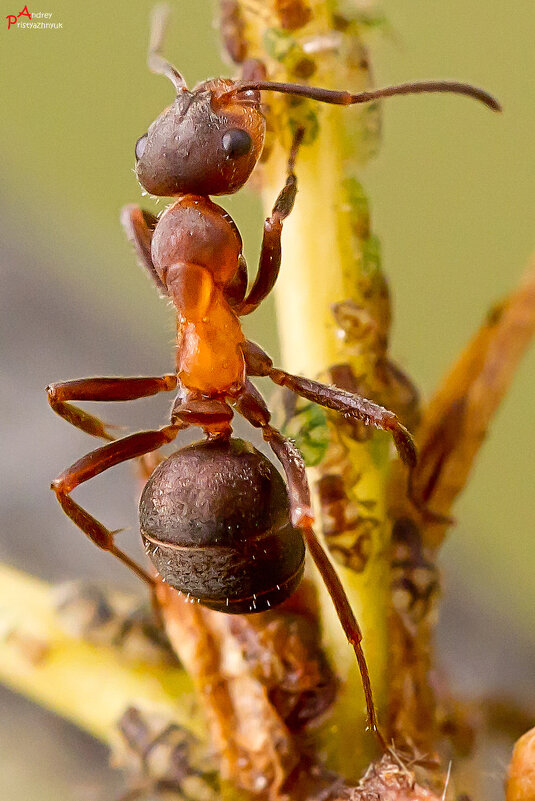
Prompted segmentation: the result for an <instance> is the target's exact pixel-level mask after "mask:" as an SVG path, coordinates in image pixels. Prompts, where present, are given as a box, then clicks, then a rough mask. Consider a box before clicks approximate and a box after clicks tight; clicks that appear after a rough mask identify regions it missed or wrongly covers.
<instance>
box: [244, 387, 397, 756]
mask: <svg viewBox="0 0 535 801" xmlns="http://www.w3.org/2000/svg"><path fill="white" fill-rule="evenodd" d="M236 408H237V409H238V411H239V412H240V413H241V414H242V415H243V416H244V417H245V418H246V419H247V420H249V422H250V423H251V424H252V425H253V426H255V427H256V428H260V429H261V431H262V436H263V437H264V440H265V441H266V442H267V443H268V445H269V446H270V448H271V449H272V451H273V452H274V454H275V456H276V457H277V458H278V460H279V461H280V463H281V464H282V467H283V470H284V473H285V475H286V480H287V482H288V495H289V500H290V519H291V521H292V524H293V525H294V526H295V527H296V528H299V529H300V531H301V533H302V535H303V538H304V540H305V543H306V545H307V548H308V550H309V552H310V555H311V556H312V559H313V560H314V563H315V565H316V567H317V569H318V571H319V573H320V575H321V577H322V579H323V582H324V584H325V586H326V587H327V590H328V592H329V595H330V596H331V600H332V602H333V605H334V608H335V610H336V614H337V615H338V619H339V621H340V624H341V626H342V629H343V630H344V634H345V635H346V637H347V640H348V642H349V643H350V645H351V646H352V647H353V650H354V652H355V656H356V658H357V663H358V666H359V671H360V675H361V679H362V686H363V689H364V697H365V700H366V710H367V718H368V726H369V728H370V729H371V731H373V733H374V734H375V736H376V737H377V740H378V742H379V744H380V746H381V748H382V749H383V750H384V749H385V748H386V742H385V739H384V737H383V735H382V733H381V731H380V729H379V724H378V720H377V712H376V709H375V703H374V700H373V693H372V687H371V682H370V674H369V672H368V666H367V663H366V657H365V656H364V651H363V650H362V645H361V641H362V632H361V630H360V626H359V624H358V623H357V619H356V618H355V615H354V613H353V610H352V609H351V604H350V603H349V599H348V597H347V595H346V592H345V590H344V587H343V585H342V582H341V581H340V578H339V576H338V573H337V572H336V570H335V569H334V567H333V565H332V562H331V560H330V559H329V556H328V555H327V553H326V551H325V550H324V548H323V547H322V545H321V543H320V541H319V539H318V537H317V536H316V534H315V532H314V530H313V528H312V524H313V522H314V517H313V511H312V503H311V499H310V488H309V485H308V480H307V477H306V469H305V463H304V461H303V457H302V455H301V453H300V452H299V450H298V449H297V448H296V447H295V445H294V444H293V443H292V442H291V441H290V440H289V439H287V438H286V437H283V436H282V434H281V433H280V432H279V431H277V429H275V428H273V427H272V426H271V425H270V424H269V421H270V417H271V415H270V413H269V410H268V408H267V406H266V404H265V402H264V399H263V398H262V396H261V395H260V393H259V392H258V391H257V390H256V389H255V387H254V386H253V385H252V384H251V383H250V382H249V381H248V382H247V384H246V387H245V390H244V392H243V393H242V394H241V395H240V397H239V398H238V399H237V402H236Z"/></svg>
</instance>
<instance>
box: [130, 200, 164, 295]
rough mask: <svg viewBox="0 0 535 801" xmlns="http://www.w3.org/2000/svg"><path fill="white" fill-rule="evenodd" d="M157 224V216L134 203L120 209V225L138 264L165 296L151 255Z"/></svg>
mask: <svg viewBox="0 0 535 801" xmlns="http://www.w3.org/2000/svg"><path fill="white" fill-rule="evenodd" d="M157 224H158V218H157V217H155V216H154V214H151V213H150V212H149V211H144V210H143V209H141V208H140V207H139V206H136V205H135V204H133V203H132V204H130V205H129V206H124V207H123V209H122V210H121V225H122V226H123V228H124V230H125V233H126V236H127V239H128V241H129V242H131V243H132V244H133V246H134V248H135V251H136V254H137V257H138V262H139V264H140V265H141V266H142V267H144V268H145V270H146V271H147V273H148V274H149V276H150V277H151V278H152V280H153V281H154V283H155V284H156V286H157V287H158V291H159V293H160V295H161V296H162V297H165V298H166V297H167V296H168V293H167V287H166V286H165V284H164V283H163V281H162V279H161V278H160V276H159V275H158V273H157V272H156V269H155V267H154V264H153V262H152V256H151V245H152V235H153V233H154V229H155V228H156V225H157Z"/></svg>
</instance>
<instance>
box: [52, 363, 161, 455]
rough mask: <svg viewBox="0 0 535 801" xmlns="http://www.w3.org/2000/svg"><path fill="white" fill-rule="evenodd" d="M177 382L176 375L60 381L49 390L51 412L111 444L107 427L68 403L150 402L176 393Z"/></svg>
mask: <svg viewBox="0 0 535 801" xmlns="http://www.w3.org/2000/svg"><path fill="white" fill-rule="evenodd" d="M176 385H177V378H176V375H174V374H173V373H169V374H168V375H163V376H153V377H147V378H75V379H74V380H73V381H59V382H57V383H56V384H49V386H48V387H47V388H46V391H47V395H48V402H49V404H50V406H51V407H52V409H53V410H54V411H55V412H56V414H59V416H60V417H63V419H64V420H66V421H67V422H68V423H70V424H71V425H73V426H75V427H76V428H79V429H81V430H82V431H85V432H86V434H91V435H92V436H93V437H101V439H107V440H109V441H110V442H111V441H112V440H114V439H115V437H114V436H112V435H111V434H110V433H109V431H108V430H107V429H106V425H105V423H103V422H102V420H100V419H99V418H98V417H95V416H94V415H92V414H89V413H88V412H85V411H84V410H83V409H79V408H78V407H77V406H73V405H72V403H69V401H73V400H74V401H129V400H137V399H138V398H148V397H149V396H150V395H157V394H158V392H169V391H170V390H172V389H176Z"/></svg>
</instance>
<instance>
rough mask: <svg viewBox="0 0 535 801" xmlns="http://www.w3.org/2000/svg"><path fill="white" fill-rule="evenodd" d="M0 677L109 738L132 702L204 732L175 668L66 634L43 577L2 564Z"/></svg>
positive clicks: (184, 680)
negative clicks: (135, 660) (129, 657)
mask: <svg viewBox="0 0 535 801" xmlns="http://www.w3.org/2000/svg"><path fill="white" fill-rule="evenodd" d="M0 681H1V682H2V683H4V684H5V685H7V686H8V687H10V688H11V689H13V690H15V691H16V692H19V693H22V694H23V695H25V696H27V697H29V698H32V699H33V700H34V701H36V702H37V703H39V704H41V705H42V706H45V707H48V708H49V709H51V710H53V711H54V712H56V713H57V714H59V715H62V716H63V717H65V718H67V719H69V720H71V721H72V722H73V723H75V724H76V725H77V726H80V727H81V728H82V729H85V730H86V731H87V732H89V733H90V734H92V735H93V736H95V737H97V738H98V739H100V740H102V741H103V742H105V743H108V744H110V742H111V741H112V739H113V735H114V729H115V726H116V724H117V722H118V720H119V719H120V717H121V715H122V714H123V713H124V712H125V710H126V709H127V708H128V707H129V706H132V705H133V706H139V707H140V708H141V709H146V710H153V711H161V712H162V713H163V714H164V715H165V716H166V717H168V718H169V719H170V720H173V721H174V722H176V723H177V724H179V725H184V726H186V727H187V728H188V729H190V730H192V731H194V732H195V733H196V734H198V735H199V736H203V728H202V725H201V724H200V721H199V720H196V718H195V716H194V715H192V712H191V694H192V692H193V687H192V682H191V679H190V678H189V676H188V675H187V673H186V672H185V671H184V670H182V669H181V668H180V667H177V666H163V665H149V664H147V663H145V662H140V663H137V664H136V663H133V662H128V661H127V660H125V658H124V655H123V654H121V653H120V652H118V651H117V650H116V649H114V648H112V647H105V646H98V647H97V646H94V645H90V644H89V643H87V642H84V641H82V640H78V639H75V638H74V637H71V636H69V635H68V634H66V633H65V632H64V631H63V630H62V628H61V626H60V624H59V621H58V619H57V615H56V613H55V610H54V602H53V593H52V588H51V587H50V586H49V585H48V584H47V583H46V582H44V581H40V580H39V579H36V578H33V577H31V576H28V575H25V574H24V573H20V572H19V571H17V570H14V569H13V568H10V567H7V566H5V565H0Z"/></svg>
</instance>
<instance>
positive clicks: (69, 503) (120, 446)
mask: <svg viewBox="0 0 535 801" xmlns="http://www.w3.org/2000/svg"><path fill="white" fill-rule="evenodd" d="M186 427H187V426H186V425H185V424H177V425H169V426H165V427H164V428H161V429H160V430H158V431H140V432H139V433H137V434H131V435H130V436H128V437H124V438H123V439H119V440H116V441H115V442H110V443H108V444H107V445H103V446H102V447H101V448H97V449H96V450H94V451H91V453H88V454H86V455H85V456H83V457H82V458H81V459H79V460H78V461H77V462H75V463H74V464H73V465H71V466H70V467H68V468H67V469H66V470H64V471H63V472H62V473H60V475H59V476H58V477H57V478H56V479H54V481H53V482H52V484H51V487H50V488H51V489H52V490H54V492H55V493H56V497H57V499H58V501H59V503H60V505H61V507H62V509H63V511H64V512H65V514H66V515H67V516H68V517H70V518H71V520H72V521H73V523H75V524H76V525H77V526H78V528H80V529H81V530H82V531H83V532H84V534H86V535H87V536H88V537H89V539H90V540H91V541H92V542H94V543H95V545H98V547H99V548H102V549H103V550H105V551H109V552H110V553H112V554H113V555H114V556H116V557H117V558H118V559H120V560H121V562H123V563H124V564H125V565H126V566H127V567H129V568H130V569H131V570H133V571H134V573H135V574H136V575H137V576H139V578H141V579H142V580H143V581H146V582H147V583H148V584H149V585H150V586H151V588H152V586H153V585H154V580H153V579H152V578H151V576H150V575H149V574H148V573H147V572H146V571H145V570H144V569H143V568H142V567H140V566H139V565H138V564H137V563H136V562H134V561H133V560H132V559H130V557H129V556H127V554H125V553H124V552H123V551H121V550H120V549H119V548H117V546H116V545H115V542H114V535H115V533H117V532H113V531H110V530H109V529H108V528H106V526H104V525H103V524H102V523H100V522H99V521H98V520H97V519H96V518H94V517H93V516H92V515H91V514H89V512H87V511H86V510H85V509H83V508H82V507H81V506H80V505H79V504H77V503H76V501H73V500H72V498H71V497H70V493H71V492H72V491H73V490H74V489H75V488H76V487H77V486H79V484H82V483H83V482H84V481H88V480H89V479H91V478H94V477H95V476H98V475H99V474H100V473H103V472H104V471H105V470H108V468H110V467H114V466H115V465H116V464H120V463H121V462H126V461H128V460H129V459H136V458H137V457H139V456H143V455H144V454H146V453H150V452H151V451H155V450H156V449H157V448H161V447H162V446H163V445H166V444H167V443H168V442H172V440H174V439H175V437H176V435H177V434H178V432H179V431H180V430H181V429H183V428H186Z"/></svg>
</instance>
